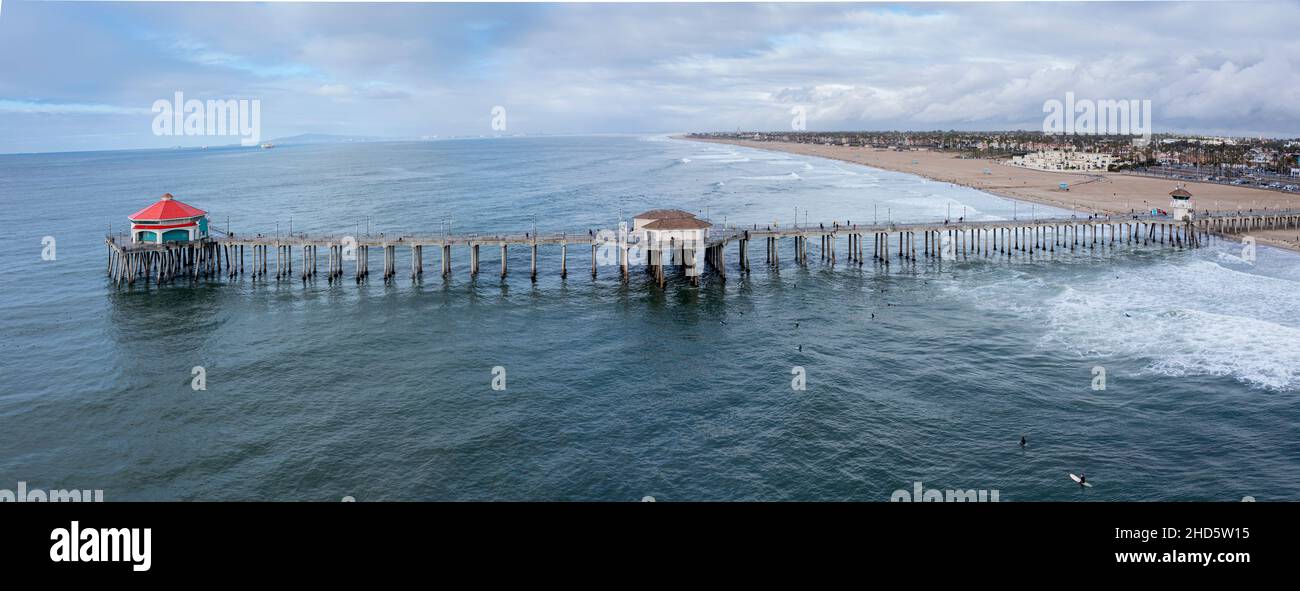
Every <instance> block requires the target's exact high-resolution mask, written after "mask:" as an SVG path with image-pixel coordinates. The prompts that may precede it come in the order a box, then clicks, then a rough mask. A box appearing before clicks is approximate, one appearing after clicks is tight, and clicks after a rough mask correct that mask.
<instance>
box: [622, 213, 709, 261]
mask: <svg viewBox="0 0 1300 591" xmlns="http://www.w3.org/2000/svg"><path fill="white" fill-rule="evenodd" d="M711 225H712V224H710V223H709V222H706V221H704V220H701V219H699V218H696V217H695V215H694V214H692V213H690V212H686V211H682V210H680V209H652V210H650V211H647V212H644V213H640V214H637V215H636V217H634V218H632V231H633V233H635V234H636V239H637V241H639V242H640V243H641V244H643V245H646V247H648V248H658V249H672V250H674V251H676V250H678V249H683V248H684V249H688V250H696V249H702V248H704V246H705V245H706V244H708V240H709V227H710V226H711Z"/></svg>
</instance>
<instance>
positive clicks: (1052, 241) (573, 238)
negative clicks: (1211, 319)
mask: <svg viewBox="0 0 1300 591" xmlns="http://www.w3.org/2000/svg"><path fill="white" fill-rule="evenodd" d="M1294 228H1300V210H1286V211H1260V212H1210V213H1204V212H1202V213H1199V214H1197V215H1196V217H1195V218H1194V219H1193V220H1192V221H1176V220H1173V219H1171V218H1169V217H1167V216H1149V215H1138V216H1130V217H1099V216H1093V217H1089V218H1080V217H1077V216H1076V217H1069V218H1047V219H1042V218H1040V219H1031V220H995V221H978V222H966V221H963V222H907V223H903V222H893V223H884V224H880V223H877V224H854V225H847V224H839V223H834V222H832V223H829V224H828V223H819V224H817V225H816V226H810V225H807V224H805V225H802V226H798V225H796V226H788V227H777V226H769V225H758V224H754V225H751V226H750V227H748V228H744V227H736V226H729V227H720V226H714V227H712V228H710V230H709V233H708V239H707V240H706V241H705V242H704V243H702V244H685V243H672V244H643V243H641V242H639V241H638V239H637V237H636V236H634V235H630V236H621V237H620V236H619V235H618V234H617V233H616V232H614V231H610V230H602V231H599V232H596V231H592V232H589V233H577V234H572V233H540V234H532V233H519V234H506V233H501V234H493V233H467V234H427V235H426V234H396V235H363V236H352V235H308V234H292V235H286V236H263V235H256V234H254V235H229V236H221V237H215V238H205V239H203V240H197V241H191V242H168V243H164V244H153V243H128V242H126V241H124V240H121V239H119V238H118V237H114V236H109V237H107V238H106V239H105V243H106V244H107V245H108V248H109V257H108V274H109V277H110V278H111V279H112V280H113V281H114V283H115V284H118V285H122V284H127V285H129V284H132V283H134V282H135V281H137V280H144V281H155V282H158V283H163V282H168V281H173V280H176V279H178V278H184V277H188V278H191V279H199V278H212V277H219V276H226V277H230V278H235V277H238V276H241V275H245V274H247V275H248V276H250V277H251V278H252V279H253V280H266V279H268V278H270V277H274V278H275V279H276V280H284V279H289V278H292V277H294V276H295V275H297V277H298V278H300V279H302V280H303V281H307V280H310V279H314V278H316V277H317V276H318V272H319V271H320V269H321V268H323V269H324V271H323V272H324V275H325V277H326V278H327V279H328V280H329V281H331V282H333V281H336V280H341V279H343V277H344V275H345V272H344V267H345V263H351V264H349V265H347V266H349V267H351V268H352V269H351V270H352V273H351V274H352V276H353V278H354V279H355V280H356V281H357V282H362V281H365V280H366V279H367V278H368V277H369V275H370V249H371V248H377V249H379V250H380V251H381V253H382V254H383V277H384V280H385V281H391V280H393V279H394V278H395V277H396V275H397V251H398V249H399V248H401V249H404V250H406V251H408V252H409V260H410V265H411V278H412V279H419V278H421V277H422V276H423V275H424V251H425V250H426V249H430V248H432V249H434V251H435V252H436V253H437V255H436V256H437V257H438V258H439V260H440V264H441V273H442V275H443V276H444V277H445V276H448V275H450V274H451V272H452V257H453V254H454V251H455V250H457V249H460V250H467V251H468V261H469V272H470V274H471V276H477V275H478V273H479V271H480V270H481V262H482V258H481V255H482V253H481V250H482V247H484V246H487V247H493V248H498V249H500V257H501V259H500V260H501V262H500V273H501V277H503V278H504V277H506V275H507V273H508V266H507V261H508V252H509V248H510V247H511V246H519V247H524V248H528V249H529V252H530V255H531V265H530V269H529V271H530V274H531V277H532V278H533V279H534V280H536V278H537V273H538V249H539V248H540V247H543V246H551V247H555V246H558V247H559V249H560V265H559V267H560V268H559V273H560V275H561V276H562V277H563V276H567V274H568V270H569V269H568V258H569V253H568V247H569V245H571V244H572V245H578V246H589V247H590V248H591V261H590V262H591V275H592V277H593V278H594V277H596V275H597V268H598V267H599V266H606V265H610V264H615V265H617V266H618V267H619V269H620V275H621V276H622V277H623V278H627V277H628V274H629V269H630V268H631V267H633V266H643V267H645V268H646V271H647V272H649V273H650V274H651V275H652V276H653V277H654V278H655V280H656V281H657V282H658V283H659V284H660V285H661V286H662V285H664V283H665V281H666V272H665V268H667V267H671V266H677V267H679V268H680V269H681V270H682V273H683V274H684V275H685V276H687V277H688V278H690V280H691V282H692V283H698V282H699V277H700V275H701V271H702V270H703V269H704V268H707V269H708V270H710V271H712V272H713V274H714V275H715V276H717V277H718V278H719V279H720V280H723V281H725V280H726V272H727V268H728V265H727V263H726V251H727V248H728V246H729V245H732V244H734V245H736V262H735V265H734V267H735V268H737V269H738V270H739V271H740V272H742V273H744V272H748V271H749V270H750V268H751V262H750V255H749V243H750V242H751V241H753V240H757V239H761V240H763V241H764V242H765V243H766V264H768V265H770V266H773V267H779V265H780V260H781V252H780V251H781V248H780V243H781V241H782V240H783V239H789V240H790V241H791V242H792V244H793V247H792V254H793V258H794V261H795V262H796V263H798V264H807V262H808V260H809V254H810V252H812V251H813V250H815V251H816V252H817V254H818V256H819V257H820V258H821V259H822V260H823V261H829V262H830V264H832V265H833V264H835V263H836V262H837V261H839V260H840V259H841V256H840V254H839V253H838V252H837V248H838V247H837V244H839V243H841V242H843V243H845V245H846V247H847V248H846V249H845V251H844V256H843V257H842V258H843V259H844V260H847V261H849V262H850V263H855V264H858V265H861V264H863V263H864V262H865V261H866V260H873V261H875V262H878V263H880V264H882V265H885V266H888V265H890V264H891V260H892V261H899V260H901V261H916V260H917V258H918V256H919V257H922V258H927V257H932V258H936V259H939V260H947V259H954V258H967V257H969V256H993V255H1006V256H1010V255H1012V254H1014V253H1030V254H1032V253H1035V252H1040V251H1043V252H1056V251H1057V250H1058V249H1060V250H1063V251H1074V250H1078V249H1095V248H1098V247H1102V248H1105V247H1107V246H1114V245H1117V244H1130V245H1132V244H1140V245H1150V244H1155V245H1159V246H1166V247H1172V248H1194V247H1197V246H1200V245H1201V244H1202V243H1203V242H1204V241H1205V240H1207V239H1208V238H1210V237H1214V236H1233V235H1246V234H1248V233H1249V232H1252V231H1262V230H1278V229H1294ZM812 240H817V241H818V246H817V247H816V248H815V249H813V248H810V243H811V241H812ZM868 248H869V249H870V254H868ZM322 249H323V250H325V258H324V260H323V261H322V260H320V256H319V255H320V251H321V250H322ZM604 249H608V250H604ZM272 250H274V254H272ZM295 251H296V253H297V254H296V256H297V257H298V259H299V260H298V262H299V266H298V272H297V273H296V274H295V273H294V262H295V261H294V258H295ZM250 254H251V259H250V258H249V257H248V256H247V255H250ZM601 259H604V261H605V262H603V263H600V262H598V261H600V260H601ZM272 261H274V262H272ZM246 263H251V264H247V265H246ZM701 263H702V264H701Z"/></svg>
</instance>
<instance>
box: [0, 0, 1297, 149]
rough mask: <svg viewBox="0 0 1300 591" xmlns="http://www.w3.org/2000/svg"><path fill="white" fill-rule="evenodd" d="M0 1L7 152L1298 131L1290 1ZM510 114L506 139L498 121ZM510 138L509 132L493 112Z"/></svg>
mask: <svg viewBox="0 0 1300 591" xmlns="http://www.w3.org/2000/svg"><path fill="white" fill-rule="evenodd" d="M2 1H3V5H2V6H0V153H13V152H43V151H76V150H104V149H127V148H159V147H169V146H174V145H207V144H212V145H220V144H228V143H233V142H235V141H237V138H212V137H186V136H168V135H161V136H160V135H156V134H155V133H154V128H153V125H152V124H153V122H154V116H155V115H154V113H153V112H152V111H151V107H152V105H153V104H154V102H155V101H158V100H166V101H171V100H172V99H173V96H174V94H175V93H176V92H182V93H184V96H185V97H186V98H196V99H201V100H207V99H219V100H227V99H250V100H251V99H257V100H258V101H260V105H261V121H260V123H261V135H262V137H263V138H266V139H271V138H276V137H284V136H291V135H296V134H301V133H323V134H340V135H367V136H383V137H400V138H420V137H435V136H436V137H439V138H445V137H449V136H461V135H494V134H500V133H508V134H544V133H561V134H587V133H649V132H683V131H734V130H736V129H744V130H773V131H775V130H788V129H790V126H791V121H792V119H793V117H792V113H791V109H792V108H795V107H801V108H802V109H804V112H805V113H806V125H807V129H809V130H812V131H833V130H891V129H901V130H908V129H910V130H932V129H960V130H990V129H1041V128H1042V125H1043V118H1044V113H1043V105H1044V102H1045V101H1047V100H1052V99H1056V100H1064V98H1065V94H1066V93H1067V92H1073V93H1074V94H1075V96H1076V97H1079V98H1093V99H1129V100H1132V99H1137V100H1143V99H1149V100H1151V101H1152V118H1153V123H1154V129H1155V131H1156V132H1157V133H1160V132H1189V133H1205V134H1227V135H1249V136H1259V135H1264V136H1270V137H1297V136H1300V34H1297V33H1296V31H1298V30H1300V1H1297V0H1292V1H1287V2H1261V3H1255V2H1246V3H1240V2H1239V3H1212V2H1162V3H1132V2H1090V3H1078V4H1076V3H990V4H971V3H963V4H944V3H922V4H904V5H893V4H650V5H638V4H603V5H593V4H383V5H368V4H308V3H291V4H280V3H271V4H260V3H257V4H255V3H235V4H231V3H190V2H186V3H159V2H147V3H118V2H32V1H21V0H2ZM498 106H499V107H503V108H504V112H505V118H504V123H505V130H504V131H502V130H500V129H494V128H493V127H492V123H493V108H494V107H498ZM498 124H500V120H499V119H498Z"/></svg>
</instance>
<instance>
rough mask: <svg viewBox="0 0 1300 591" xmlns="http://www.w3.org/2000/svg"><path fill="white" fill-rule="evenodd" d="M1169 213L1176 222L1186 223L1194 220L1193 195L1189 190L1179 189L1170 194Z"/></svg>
mask: <svg viewBox="0 0 1300 591" xmlns="http://www.w3.org/2000/svg"><path fill="white" fill-rule="evenodd" d="M1169 211H1170V213H1172V214H1173V217H1174V219H1175V220H1177V221H1180V222H1184V221H1189V220H1191V219H1192V194H1191V193H1189V192H1187V189H1184V188H1182V187H1178V188H1177V189H1174V190H1173V191H1170V192H1169Z"/></svg>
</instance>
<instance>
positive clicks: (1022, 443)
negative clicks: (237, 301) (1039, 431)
mask: <svg viewBox="0 0 1300 591" xmlns="http://www.w3.org/2000/svg"><path fill="white" fill-rule="evenodd" d="M1028 443H1029V442H1028V441H1025V436H1024V435H1021V436H1020V447H1024V446H1025V445H1026V444H1028Z"/></svg>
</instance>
